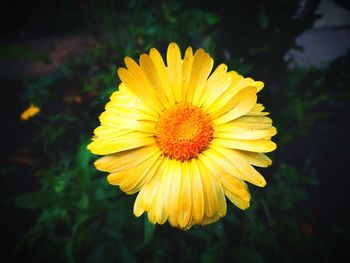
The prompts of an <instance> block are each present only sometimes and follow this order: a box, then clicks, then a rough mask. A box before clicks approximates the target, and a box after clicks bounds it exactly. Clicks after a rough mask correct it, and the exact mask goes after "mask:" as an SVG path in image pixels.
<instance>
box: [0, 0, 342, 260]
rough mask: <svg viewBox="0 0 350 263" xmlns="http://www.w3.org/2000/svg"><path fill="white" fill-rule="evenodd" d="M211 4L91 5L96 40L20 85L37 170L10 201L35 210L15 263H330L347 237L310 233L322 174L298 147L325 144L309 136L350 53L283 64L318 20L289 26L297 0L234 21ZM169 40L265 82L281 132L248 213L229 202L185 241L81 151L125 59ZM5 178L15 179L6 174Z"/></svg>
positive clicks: (337, 98)
mask: <svg viewBox="0 0 350 263" xmlns="http://www.w3.org/2000/svg"><path fill="white" fill-rule="evenodd" d="M220 3H221V2H220ZM218 6H220V5H218ZM209 7H211V5H210V4H209V2H204V3H203V5H198V2H196V1H192V2H190V3H186V2H184V1H174V2H173V1H172V2H170V1H154V2H151V3H146V2H143V1H129V2H128V3H127V4H123V5H121V4H120V3H118V5H117V6H116V5H115V2H113V1H104V2H102V3H101V2H98V1H90V2H88V6H87V10H89V12H91V13H90V14H91V17H92V18H91V19H92V21H94V23H91V21H87V24H88V25H90V29H89V30H91V33H94V34H98V35H99V37H100V38H101V39H103V42H101V43H96V44H94V45H93V46H91V48H90V49H89V50H88V51H87V52H85V53H84V54H81V55H77V56H74V57H73V58H71V59H70V60H68V61H66V63H65V64H64V65H62V67H60V68H59V69H58V70H56V71H55V72H53V73H50V74H47V75H44V76H42V77H40V78H27V79H25V80H23V83H22V84H23V85H24V87H25V91H24V92H23V97H22V99H23V105H25V104H26V103H29V102H33V103H35V104H37V105H39V106H40V108H41V113H40V114H39V115H38V116H36V117H35V118H34V119H33V120H32V121H31V122H30V123H28V124H27V125H28V126H30V127H32V129H33V130H32V132H31V134H32V139H33V140H31V141H28V147H29V149H32V150H33V153H34V154H35V156H36V157H38V158H39V160H40V166H39V167H37V169H36V171H35V172H34V174H35V180H36V181H37V182H38V185H37V188H36V189H33V191H31V192H27V193H24V194H22V195H20V196H17V197H16V198H15V199H14V200H13V201H14V204H15V205H16V206H18V207H20V208H22V209H27V210H31V211H33V212H34V213H35V222H34V224H33V226H31V227H30V229H29V230H28V232H27V233H25V234H24V235H23V236H22V237H21V239H20V240H19V242H18V243H17V247H16V249H15V250H14V253H13V255H12V260H13V261H16V260H19V259H22V258H26V257H30V258H31V259H32V260H33V261H34V262H42V261H48V260H50V259H55V261H57V262H61V261H62V262H165V261H166V262H178V261H179V259H181V262H295V261H301V262H332V260H331V259H334V258H337V256H336V255H335V254H336V253H337V252H338V249H339V244H338V243H337V242H338V240H340V239H341V238H344V237H345V236H346V235H347V234H348V232H347V229H345V227H344V226H342V225H334V226H333V228H332V229H331V228H328V227H326V228H322V226H320V225H317V223H318V221H317V218H316V217H317V215H316V214H315V208H314V207H313V206H312V204H313V202H315V199H316V198H318V195H319V194H320V187H319V181H320V177H319V172H320V171H319V170H318V164H317V163H316V162H317V160H315V159H313V157H314V156H315V155H316V153H317V151H318V149H317V147H315V148H313V147H308V148H306V147H305V145H303V142H305V141H308V140H309V139H310V138H313V140H314V141H313V142H314V145H317V143H318V141H322V140H324V138H314V137H313V134H315V130H317V129H318V128H319V127H320V126H319V124H320V123H322V122H324V121H327V120H329V119H331V118H332V116H333V114H334V112H335V111H337V110H342V109H343V108H344V107H345V106H344V105H345V104H346V102H347V101H348V100H349V89H348V88H347V87H348V86H347V84H349V77H348V74H347V72H346V69H347V68H349V67H348V66H349V63H348V61H349V60H348V58H349V55H348V56H347V58H345V59H339V60H338V61H335V62H334V63H333V64H332V65H331V66H330V67H329V68H328V69H324V70H319V69H313V68H303V67H298V68H294V69H289V68H288V67H287V63H286V62H285V61H284V59H283V55H284V54H285V52H286V51H287V50H288V49H289V48H291V47H293V46H295V43H294V39H295V37H296V36H297V35H298V34H300V33H301V32H303V31H304V30H306V29H307V28H309V27H310V26H311V25H312V22H313V21H314V20H315V18H316V17H315V16H312V15H309V16H307V17H304V18H298V19H296V18H294V17H293V15H294V14H295V12H296V10H297V9H298V8H299V5H298V3H297V2H294V1H277V2H276V3H274V4H272V3H271V2H270V1H267V0H266V1H259V4H257V5H249V4H248V3H247V2H246V1H236V2H235V10H236V11H235V12H234V15H232V10H231V9H227V7H226V6H225V5H222V6H221V7H216V8H214V9H213V10H211V9H210V8H209ZM247 13H249V16H246V14H247ZM170 41H176V42H177V43H178V44H179V45H180V46H181V48H182V50H184V48H186V47H187V46H188V45H191V46H192V47H194V48H197V47H203V48H205V49H206V50H207V51H208V52H210V53H211V55H212V56H213V57H214V59H215V63H216V65H218V63H219V62H223V63H226V64H228V66H229V68H230V69H233V70H237V71H238V72H239V73H241V74H244V75H245V76H252V77H253V78H254V79H258V80H263V81H264V82H265V89H264V90H263V92H262V93H261V94H260V95H261V97H260V102H262V103H264V105H265V106H266V108H267V110H268V111H269V112H271V117H272V119H273V120H274V123H275V126H276V127H277V128H278V131H279V133H278V135H277V136H276V140H277V144H278V145H279V148H278V150H277V151H276V152H274V153H272V154H271V155H270V156H271V157H272V159H273V160H274V164H273V166H272V167H271V168H269V169H265V170H263V171H262V173H263V174H264V176H265V178H266V179H267V182H268V185H267V186H266V187H265V188H264V189H260V188H259V189H258V188H254V187H253V186H251V187H250V190H251V192H252V197H253V200H252V204H251V207H250V208H249V209H248V210H247V211H240V210H239V209H237V208H235V207H234V206H233V205H229V206H228V214H227V216H226V217H225V218H224V219H222V220H221V221H220V222H218V223H216V224H212V225H209V226H205V227H198V226H195V227H193V228H192V229H191V230H189V231H187V232H184V231H179V230H177V229H173V228H171V227H169V226H168V225H164V226H160V227H154V226H153V225H150V224H149V223H148V221H147V220H144V218H139V219H138V218H135V217H134V216H133V214H132V207H133V202H134V199H135V196H127V195H125V194H123V193H121V191H120V190H119V189H118V188H116V187H112V186H110V185H108V184H107V182H106V179H105V174H103V173H100V172H98V171H96V169H95V168H94V166H93V161H94V160H95V158H96V157H95V156H92V155H91V154H90V153H89V152H88V151H87V150H86V145H87V144H88V143H89V140H90V137H91V135H92V131H93V129H94V128H95V127H96V126H97V125H98V116H99V114H100V113H101V112H102V111H103V108H104V105H105V103H106V102H107V101H108V98H109V96H110V94H111V93H112V92H113V91H115V90H116V89H117V86H118V81H119V80H117V77H116V69H117V67H119V66H122V65H123V62H122V61H123V58H124V56H126V55H128V56H131V57H133V58H135V59H137V57H138V55H139V54H140V53H142V52H146V51H147V50H148V49H149V48H151V47H153V46H154V47H157V48H159V49H160V50H161V51H162V53H163V54H164V51H165V48H166V46H167V44H168V43H169V42H170ZM11 52H12V53H11V58H13V59H15V58H16V56H17V57H23V56H24V57H28V58H31V59H43V58H46V57H45V56H43V55H42V54H36V53H35V54H31V53H27V54H26V53H23V52H25V51H24V50H23V49H21V50H19V49H18V50H17V49H12V51H11ZM28 52H30V51H28ZM344 83H347V84H344ZM2 173H3V174H8V175H9V174H11V173H18V170H11V169H10V168H9V169H5V168H4V169H3V170H2ZM23 176H24V175H23ZM26 176H28V175H26ZM315 228H316V229H315ZM324 233H326V234H327V235H328V236H335V237H336V238H335V239H334V240H336V241H334V242H333V241H330V240H328V239H327V238H326V237H323V236H322V235H323V234H324ZM169 255H171V257H169Z"/></svg>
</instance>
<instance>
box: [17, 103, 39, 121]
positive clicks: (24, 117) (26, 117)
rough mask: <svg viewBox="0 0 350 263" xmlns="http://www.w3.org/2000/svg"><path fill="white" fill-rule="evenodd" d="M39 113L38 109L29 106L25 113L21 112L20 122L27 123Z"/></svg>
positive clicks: (31, 105)
mask: <svg viewBox="0 0 350 263" xmlns="http://www.w3.org/2000/svg"><path fill="white" fill-rule="evenodd" d="M39 112H40V109H39V108H38V107H37V106H35V105H33V104H30V106H29V107H28V108H27V109H26V110H25V111H23V112H22V114H21V120H22V121H27V120H29V119H30V118H31V117H34V116H35V115H37V114H38V113H39Z"/></svg>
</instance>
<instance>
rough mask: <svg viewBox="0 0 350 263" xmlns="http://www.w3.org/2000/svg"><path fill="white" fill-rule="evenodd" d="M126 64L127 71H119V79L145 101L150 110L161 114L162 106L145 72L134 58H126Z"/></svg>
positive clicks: (120, 69) (122, 69)
mask: <svg viewBox="0 0 350 263" xmlns="http://www.w3.org/2000/svg"><path fill="white" fill-rule="evenodd" d="M125 64H126V66H127V69H125V68H119V69H118V75H119V78H120V79H121V80H122V81H123V82H124V84H125V85H126V86H127V87H128V88H129V89H130V90H131V91H132V92H133V93H134V94H135V95H136V96H137V97H139V98H141V99H142V100H144V101H145V103H146V104H147V105H148V106H149V107H150V108H152V109H153V110H154V111H155V112H158V113H159V112H160V111H161V105H160V104H159V101H158V100H157V97H156V95H155V91H154V90H153V88H152V87H151V85H150V84H149V81H148V79H147V77H146V75H145V73H144V71H143V70H142V69H141V68H140V66H139V65H137V63H136V62H135V61H134V60H133V59H132V58H129V57H126V58H125Z"/></svg>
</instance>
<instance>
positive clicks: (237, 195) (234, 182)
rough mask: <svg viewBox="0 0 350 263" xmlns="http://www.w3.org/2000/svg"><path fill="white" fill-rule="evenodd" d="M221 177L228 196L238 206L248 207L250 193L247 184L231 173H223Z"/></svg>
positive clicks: (241, 207)
mask: <svg viewBox="0 0 350 263" xmlns="http://www.w3.org/2000/svg"><path fill="white" fill-rule="evenodd" d="M220 179H221V180H220V181H221V183H222V186H223V188H224V190H225V195H226V196H227V198H228V199H230V201H231V202H232V203H233V204H234V205H236V206H237V207H238V208H240V209H243V210H245V209H247V208H248V207H249V205H250V204H249V202H250V194H249V191H248V187H247V185H246V184H245V183H244V182H243V181H241V180H239V179H237V178H235V177H234V176H232V175H229V174H222V175H221V178H220Z"/></svg>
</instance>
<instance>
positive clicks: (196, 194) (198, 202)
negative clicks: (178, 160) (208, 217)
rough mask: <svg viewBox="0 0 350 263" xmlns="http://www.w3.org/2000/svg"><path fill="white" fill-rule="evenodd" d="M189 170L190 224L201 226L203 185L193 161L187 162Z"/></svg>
mask: <svg viewBox="0 0 350 263" xmlns="http://www.w3.org/2000/svg"><path fill="white" fill-rule="evenodd" d="M189 170H190V177H191V186H192V222H193V224H201V222H202V220H203V216H204V194H203V184H202V179H201V175H200V171H199V168H198V166H197V163H196V161H195V160H194V159H192V160H191V161H190V162H189Z"/></svg>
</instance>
